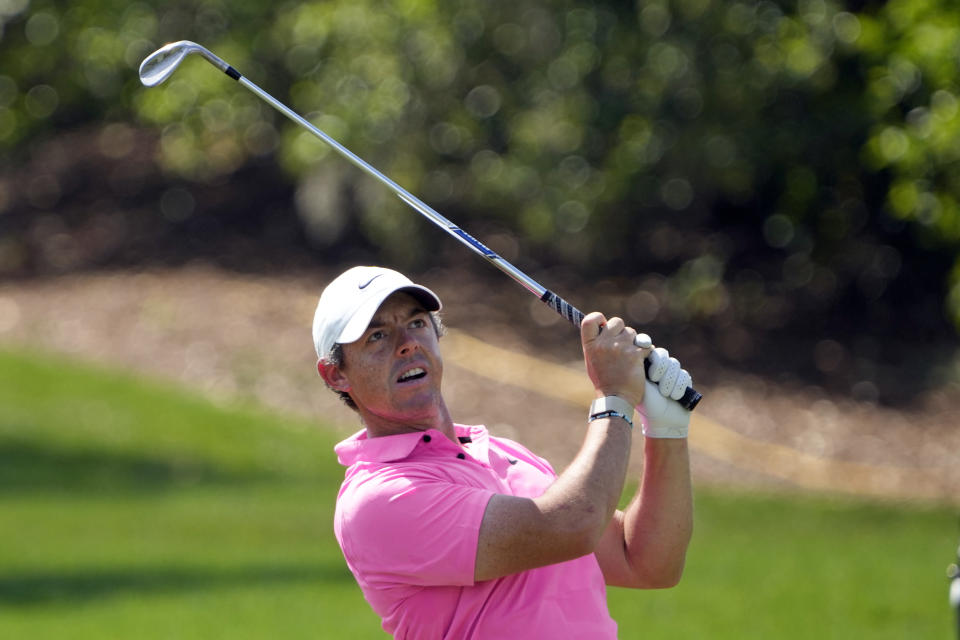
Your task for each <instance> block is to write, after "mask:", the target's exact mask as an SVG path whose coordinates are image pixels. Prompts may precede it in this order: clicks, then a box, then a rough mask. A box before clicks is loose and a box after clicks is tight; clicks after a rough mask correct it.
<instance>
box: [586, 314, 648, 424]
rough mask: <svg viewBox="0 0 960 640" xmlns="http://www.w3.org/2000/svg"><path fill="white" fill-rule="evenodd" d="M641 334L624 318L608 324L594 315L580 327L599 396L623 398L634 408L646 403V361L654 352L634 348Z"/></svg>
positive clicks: (602, 318) (588, 371)
mask: <svg viewBox="0 0 960 640" xmlns="http://www.w3.org/2000/svg"><path fill="white" fill-rule="evenodd" d="M636 335H637V332H636V331H635V330H634V329H632V328H631V327H628V326H626V325H625V324H624V322H623V320H622V319H620V318H616V317H614V318H610V319H609V320H607V319H606V318H605V317H604V316H603V314H602V313H599V312H596V311H594V312H593V313H591V314H589V315H587V316H586V317H585V318H584V319H583V323H582V324H581V325H580V340H581V342H582V343H583V357H584V361H585V363H586V365H587V374H588V375H589V376H590V380H591V381H592V382H593V386H594V388H595V389H596V390H597V394H598V397H599V396H608V395H609V396H614V395H615V396H620V397H621V398H623V399H624V400H626V401H627V402H630V403H631V404H632V405H633V406H637V405H639V404H640V403H641V402H642V401H643V393H644V388H645V386H646V385H645V382H646V374H645V372H644V367H643V360H644V358H646V356H647V354H649V353H650V349H641V348H639V347H637V346H636V345H635V344H634V339H635V338H636Z"/></svg>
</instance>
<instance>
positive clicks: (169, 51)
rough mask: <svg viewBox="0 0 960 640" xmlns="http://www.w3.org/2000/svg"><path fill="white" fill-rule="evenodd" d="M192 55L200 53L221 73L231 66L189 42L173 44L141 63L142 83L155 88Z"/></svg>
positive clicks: (165, 46) (182, 41) (155, 52)
mask: <svg viewBox="0 0 960 640" xmlns="http://www.w3.org/2000/svg"><path fill="white" fill-rule="evenodd" d="M191 53H199V54H200V55H202V56H203V57H204V58H206V59H207V60H208V61H210V62H211V63H212V64H213V65H214V66H215V67H217V68H218V69H220V70H221V71H226V70H227V68H228V67H229V66H230V65H228V64H227V63H226V62H224V61H223V60H221V59H220V58H218V57H217V56H215V55H213V54H212V53H210V52H209V51H207V50H206V49H205V48H203V47H201V46H200V45H198V44H197V43H195V42H190V41H189V40H180V41H179V42H171V43H170V44H167V45H164V46H163V47H161V48H159V49H157V50H156V51H154V52H153V53H151V54H150V55H149V56H147V57H146V58H144V59H143V62H141V63H140V82H142V83H143V85H144V86H146V87H155V86H157V85H158V84H160V83H162V82H163V81H164V80H166V79H167V78H169V77H170V76H171V75H173V72H174V71H176V70H177V67H178V66H180V63H181V62H182V61H183V59H184V58H185V57H187V56H188V55H190V54H191Z"/></svg>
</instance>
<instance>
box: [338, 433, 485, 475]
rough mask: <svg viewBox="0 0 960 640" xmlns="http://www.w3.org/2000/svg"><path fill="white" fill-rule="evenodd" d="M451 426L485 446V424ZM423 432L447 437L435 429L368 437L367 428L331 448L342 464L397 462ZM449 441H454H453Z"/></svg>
mask: <svg viewBox="0 0 960 640" xmlns="http://www.w3.org/2000/svg"><path fill="white" fill-rule="evenodd" d="M453 430H454V433H456V435H457V437H458V438H469V439H470V442H471V443H472V444H474V445H475V444H481V445H482V446H483V448H484V450H485V449H486V445H487V430H486V428H485V427H483V426H480V425H473V426H467V425H462V424H455V425H453ZM424 436H430V437H431V439H436V440H438V441H441V442H442V441H444V440H447V438H446V436H445V435H443V434H442V433H441V432H439V431H437V430H436V429H427V430H426V431H411V432H410V433H398V434H396V435H392V436H380V437H379V438H369V437H367V430H366V429H362V430H360V431H358V432H356V433H355V434H353V435H352V436H350V437H349V438H347V439H346V440H344V441H342V442H340V443H338V444H337V445H336V446H335V447H334V448H333V450H334V452H336V454H337V460H338V461H339V462H340V464H342V465H343V466H345V467H349V466H351V465H354V464H356V463H358V462H396V461H398V460H404V459H406V458H408V457H409V456H410V454H412V453H413V450H414V449H415V448H416V447H417V445H418V444H419V443H421V442H423V441H424V439H423V437H424ZM447 442H449V441H447ZM461 442H462V441H461ZM450 444H451V445H453V443H450Z"/></svg>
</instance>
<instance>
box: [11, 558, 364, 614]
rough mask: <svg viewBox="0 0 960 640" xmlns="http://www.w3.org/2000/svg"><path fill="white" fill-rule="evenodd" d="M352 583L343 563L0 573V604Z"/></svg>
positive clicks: (62, 601) (60, 602)
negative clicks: (254, 587)
mask: <svg viewBox="0 0 960 640" xmlns="http://www.w3.org/2000/svg"><path fill="white" fill-rule="evenodd" d="M304 583H316V584H317V585H318V586H319V585H332V584H341V583H342V584H348V583H349V584H352V583H353V576H352V575H351V573H350V571H349V570H348V569H347V567H346V565H345V564H343V563H336V564H313V565H303V564H297V565H264V566H252V567H235V568H213V567H211V568H206V567H196V568H194V567H189V568H188V567H180V568H167V567H155V568H149V567H148V568H139V567H138V568H130V569H126V570H118V569H112V570H103V571H97V570H89V571H86V572H62V573H57V572H37V573H26V572H24V573H19V574H13V575H9V574H8V575H2V576H0V606H42V605H47V604H54V603H57V604H67V603H77V602H84V601H89V600H96V599H100V598H109V597H111V596H116V595H121V594H129V593H136V594H140V595H148V594H152V593H172V592H182V591H200V590H208V589H226V588H233V587H249V586H264V585H289V584H304Z"/></svg>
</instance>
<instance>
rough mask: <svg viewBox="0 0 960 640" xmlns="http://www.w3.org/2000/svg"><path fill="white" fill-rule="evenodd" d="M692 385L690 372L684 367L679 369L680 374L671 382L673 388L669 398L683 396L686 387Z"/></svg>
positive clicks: (675, 398)
mask: <svg viewBox="0 0 960 640" xmlns="http://www.w3.org/2000/svg"><path fill="white" fill-rule="evenodd" d="M692 386H693V378H692V377H691V376H690V373H689V372H688V371H687V370H686V369H680V375H679V376H677V381H676V382H674V383H673V390H672V391H671V392H670V398H671V399H673V400H679V399H680V398H682V397H683V394H684V392H685V391H686V390H687V388H689V387H692Z"/></svg>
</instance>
